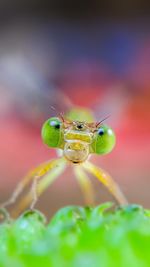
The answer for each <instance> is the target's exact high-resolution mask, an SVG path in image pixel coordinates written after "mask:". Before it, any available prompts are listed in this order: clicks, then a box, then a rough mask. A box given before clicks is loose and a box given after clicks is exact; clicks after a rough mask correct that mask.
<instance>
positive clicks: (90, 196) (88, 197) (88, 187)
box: [74, 165, 94, 206]
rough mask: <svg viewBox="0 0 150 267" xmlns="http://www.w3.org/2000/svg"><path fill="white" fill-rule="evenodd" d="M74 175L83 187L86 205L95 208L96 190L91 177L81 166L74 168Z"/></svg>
mask: <svg viewBox="0 0 150 267" xmlns="http://www.w3.org/2000/svg"><path fill="white" fill-rule="evenodd" d="M74 173H75V176H76V178H77V181H78V183H79V185H80V187H81V190H82V193H83V196H84V199H85V203H86V204H87V205H90V206H94V190H93V186H92V183H91V181H90V179H89V177H88V176H87V175H86V173H85V172H84V170H83V168H82V167H81V166H80V165H77V166H74Z"/></svg>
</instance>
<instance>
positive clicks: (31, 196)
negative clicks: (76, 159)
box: [12, 158, 66, 216]
mask: <svg viewBox="0 0 150 267" xmlns="http://www.w3.org/2000/svg"><path fill="white" fill-rule="evenodd" d="M48 164H49V167H50V164H51V165H52V166H51V167H50V168H49V170H50V172H47V174H46V175H44V176H43V177H41V176H40V177H38V176H36V177H34V180H33V184H32V187H31V190H30V192H29V193H27V195H25V196H24V197H22V199H21V200H20V202H19V204H18V205H17V207H16V208H15V209H14V210H13V211H12V215H13V216H16V215H18V214H19V213H20V212H22V211H23V210H24V209H25V208H26V207H27V206H28V205H30V203H31V205H30V208H31V209H33V208H34V206H35V204H36V202H37V200H38V197H39V196H40V195H41V194H42V193H43V192H44V191H45V190H46V189H47V187H48V186H49V185H50V184H51V183H52V182H53V181H54V180H55V179H56V178H57V177H59V176H60V175H61V174H62V172H63V171H64V169H65V167H66V160H65V159H64V158H61V159H57V160H56V161H55V164H53V162H50V163H48ZM39 178H40V179H39Z"/></svg>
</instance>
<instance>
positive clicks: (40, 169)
mask: <svg viewBox="0 0 150 267" xmlns="http://www.w3.org/2000/svg"><path fill="white" fill-rule="evenodd" d="M56 161H57V160H52V161H51V162H50V161H47V162H44V163H42V164H40V165H39V166H37V167H36V168H35V169H34V170H32V171H30V172H29V173H28V174H27V175H26V176H25V177H24V178H23V179H22V180H21V181H20V182H19V184H18V185H17V187H16V189H15V190H14V192H13V193H12V196H11V197H10V198H9V199H8V200H7V201H6V202H4V203H2V204H0V207H2V208H4V207H7V206H9V205H11V204H13V203H14V202H15V201H16V199H17V197H18V196H19V195H20V194H21V193H22V191H23V189H24V188H25V187H26V186H27V185H28V184H29V183H30V181H32V180H33V179H34V177H35V176H39V177H41V176H43V175H44V174H46V173H47V172H48V171H49V170H50V169H51V168H53V165H55V164H56Z"/></svg>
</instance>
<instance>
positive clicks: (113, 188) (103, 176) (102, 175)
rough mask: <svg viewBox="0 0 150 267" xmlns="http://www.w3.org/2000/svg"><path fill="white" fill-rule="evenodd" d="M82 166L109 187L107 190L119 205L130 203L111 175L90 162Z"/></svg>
mask: <svg viewBox="0 0 150 267" xmlns="http://www.w3.org/2000/svg"><path fill="white" fill-rule="evenodd" d="M82 166H83V167H84V169H85V170H86V171H88V172H89V173H91V174H92V175H94V176H95V177H96V178H97V179H98V180H99V181H100V182H101V183H102V184H103V185H105V186H106V187H107V189H108V190H109V191H110V192H111V194H112V195H113V196H114V197H115V199H116V200H117V201H118V202H119V204H122V205H126V204H128V201H127V200H126V198H125V196H124V195H123V193H122V192H121V190H120V188H119V186H118V185H117V184H116V182H115V181H114V180H113V179H112V178H111V176H110V175H109V174H107V173H106V172H104V171H103V170H102V169H100V168H98V167H96V166H95V165H93V164H92V163H91V162H89V161H86V162H84V163H83V164H82Z"/></svg>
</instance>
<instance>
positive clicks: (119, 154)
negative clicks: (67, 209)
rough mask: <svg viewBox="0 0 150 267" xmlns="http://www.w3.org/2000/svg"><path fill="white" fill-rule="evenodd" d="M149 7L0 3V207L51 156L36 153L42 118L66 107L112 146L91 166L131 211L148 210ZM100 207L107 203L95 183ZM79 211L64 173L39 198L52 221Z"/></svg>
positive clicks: (79, 200)
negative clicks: (108, 136) (84, 113)
mask: <svg viewBox="0 0 150 267" xmlns="http://www.w3.org/2000/svg"><path fill="white" fill-rule="evenodd" d="M149 15H150V5H149V4H148V1H142V0H138V1H137V0H136V1H135V0H130V1H129V0H126V1H124V2H121V3H120V1H119V0H118V1H117V0H116V1H113V2H110V1H98V0H93V1H90V0H86V1H77V0H76V1H74V0H72V1H68V0H61V1H60V0H55V1H40V0H39V1H34V0H32V1H29V0H26V1H24V0H22V1H17V0H14V1H13V3H12V2H11V1H9V0H5V1H1V2H0V201H1V202H2V201H4V200H6V199H7V198H8V197H9V196H10V194H11V193H12V191H13V189H14V188H15V186H16V185H17V183H18V182H19V181H20V180H21V179H22V177H23V176H24V175H25V174H26V173H27V172H28V170H30V169H32V168H33V167H34V166H36V165H38V164H39V163H41V162H44V161H45V160H49V159H51V158H53V157H56V156H57V155H56V151H55V150H53V149H48V148H47V147H45V146H44V145H43V144H42V141H41V137H40V129H41V125H42V123H43V122H44V120H45V119H47V118H49V117H50V116H53V115H57V112H56V111H54V110H53V109H51V106H53V107H55V109H56V110H57V111H58V112H66V111H67V110H69V109H70V108H71V107H72V105H77V106H82V107H86V108H90V109H92V111H93V112H94V114H95V117H96V119H97V120H99V119H102V118H103V117H104V116H107V115H109V114H110V115H111V116H110V118H109V119H108V121H107V123H109V124H110V125H111V126H112V127H113V128H114V130H115V132H116V135H117V144H116V147H115V149H114V150H113V152H112V153H110V154H109V155H106V156H102V157H99V156H93V157H92V158H91V160H92V162H94V163H96V164H97V165H99V166H101V167H102V168H104V169H105V170H107V171H108V172H109V173H110V174H111V175H112V176H113V177H114V179H115V180H116V181H117V182H118V184H119V185H120V187H121V188H122V190H123V192H124V193H125V195H126V196H127V198H128V200H129V202H131V203H138V204H141V205H144V207H146V208H150V192H149V188H150V142H149V139H150V122H149V121H150V19H149ZM91 179H92V181H93V184H94V185H95V188H96V192H95V196H96V200H97V204H98V203H101V202H104V201H111V200H112V196H111V195H110V194H109V193H108V192H107V190H106V189H105V188H104V187H103V186H102V185H100V184H99V183H98V182H97V181H95V179H93V178H91ZM73 204H75V205H83V204H84V203H83V197H82V194H81V192H80V189H79V187H78V185H77V182H76V180H75V178H74V176H73V173H72V171H71V169H68V171H66V172H65V174H64V175H62V176H61V177H60V178H59V179H58V180H57V181H56V182H55V183H54V184H53V185H52V186H50V187H49V188H48V190H47V191H46V192H45V193H44V194H43V195H42V197H41V198H40V200H39V202H38V204H37V207H38V208H40V209H41V210H42V211H43V212H45V213H47V214H49V215H51V214H53V213H54V212H55V211H56V210H57V209H58V208H60V207H62V206H64V205H73Z"/></svg>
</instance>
